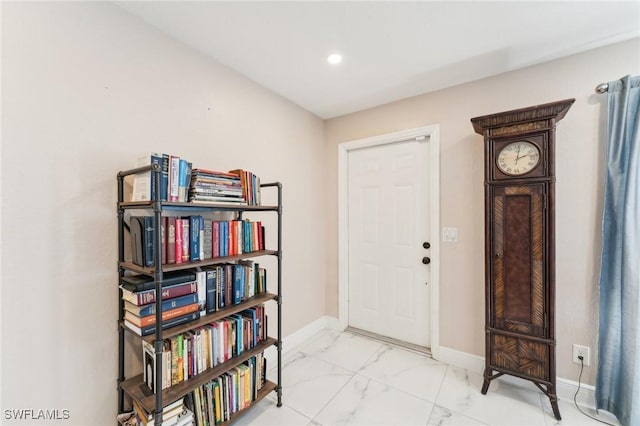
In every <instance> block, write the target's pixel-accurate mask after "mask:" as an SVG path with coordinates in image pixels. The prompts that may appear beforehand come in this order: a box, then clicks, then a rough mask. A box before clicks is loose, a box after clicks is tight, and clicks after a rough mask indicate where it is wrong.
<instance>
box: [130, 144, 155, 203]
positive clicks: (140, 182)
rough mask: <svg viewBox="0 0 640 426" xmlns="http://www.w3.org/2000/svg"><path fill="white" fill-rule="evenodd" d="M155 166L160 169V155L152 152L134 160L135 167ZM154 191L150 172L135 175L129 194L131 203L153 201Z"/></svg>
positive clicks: (153, 181)
mask: <svg viewBox="0 0 640 426" xmlns="http://www.w3.org/2000/svg"><path fill="white" fill-rule="evenodd" d="M150 164H157V165H158V166H159V167H160V169H162V154H158V153H156V152H152V153H150V154H144V155H141V156H139V157H138V158H137V159H136V167H142V166H148V165H150ZM154 191H155V179H153V173H152V172H151V171H148V172H142V173H136V175H135V176H134V177H133V188H132V193H131V201H150V200H153V197H154Z"/></svg>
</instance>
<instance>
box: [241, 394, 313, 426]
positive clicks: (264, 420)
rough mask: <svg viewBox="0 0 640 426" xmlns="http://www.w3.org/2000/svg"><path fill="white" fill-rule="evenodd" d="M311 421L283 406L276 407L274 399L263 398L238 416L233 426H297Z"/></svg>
mask: <svg viewBox="0 0 640 426" xmlns="http://www.w3.org/2000/svg"><path fill="white" fill-rule="evenodd" d="M310 421H311V419H309V418H308V417H305V416H303V415H302V414H300V413H298V412H297V411H295V410H294V409H292V408H289V407H287V406H285V405H282V406H281V407H278V406H277V405H276V401H275V398H274V399H268V398H265V399H263V400H262V401H260V402H258V403H257V404H254V406H253V407H251V409H250V410H249V411H247V412H246V413H245V414H243V415H242V416H240V417H239V418H238V420H237V421H236V422H234V425H238V426H248V425H261V426H281V425H282V426H298V425H306V424H307V423H309V422H310Z"/></svg>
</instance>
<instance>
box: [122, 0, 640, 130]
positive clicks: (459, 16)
mask: <svg viewBox="0 0 640 426" xmlns="http://www.w3.org/2000/svg"><path fill="white" fill-rule="evenodd" d="M116 4H118V5H119V6H121V7H122V8H124V9H126V10H127V11H129V12H130V13H132V14H134V15H136V16H138V17H140V18H141V19H143V20H144V21H146V22H148V23H150V24H152V25H154V26H155V27H157V28H159V29H160V30H161V31H163V32H165V33H166V34H168V35H169V36H171V37H173V38H175V39H177V40H180V41H181V42H183V43H185V44H186V45H189V46H191V47H193V48H195V49H197V50H199V51H200V52H202V53H204V54H205V55H208V56H210V57H212V58H214V59H215V60H216V61H218V62H220V63H222V64H224V65H226V66H228V67H230V68H232V69H234V70H236V71H238V72H239V73H241V74H243V75H245V76H246V77H248V78H250V79H252V80H254V81H255V82H257V83H259V84H260V85H262V86H264V87H266V88H268V89H270V90H272V91H273V92H275V93H277V94H279V95H281V96H283V97H285V98H287V99H289V100H291V101H292V102H294V103H296V104H297V105H300V106H301V107H303V108H305V109H307V110H309V111H311V112H313V113H314V114H316V115H318V116H320V117H322V118H331V117H336V116H340V115H344V114H347V113H350V112H354V111H359V110H362V109H366V108H370V107H374V106H377V105H381V104H385V103H388V102H392V101H396V100H399V99H404V98H408V97H411V96H415V95H419V94H423V93H427V92H432V91H436V90H440V89H443V88H446V87H450V86H454V85H457V84H461V83H465V82H468V81H473V80H477V79H481V78H484V77H488V76H491V75H496V74H500V73H503V72H506V71H511V70H515V69H518V68H522V67H526V66H529V65H533V64H537V63H541V62H545V61H549V60H552V59H556V58H560V57H563V56H567V55H571V54H574V53H578V52H581V51H585V50H588V49H592V48H595V47H600V46H604V45H607V44H611V43H616V42H619V41H623V40H627V39H631V38H633V37H638V36H639V35H640V2H638V1H630V2H617V1H605V2H593V1H589V2H577V1H569V2H549V1H525V2H523V1H512V2H505V1H498V2H485V1H474V2H457V1H440V2H435V1H422V2H398V1H387V2H366V1H360V2H344V1H322V2H290V1H289V2H269V1H260V2H244V1H235V2H217V1H193V2H192V1H176V2H171V1H162V2H148V1H136V2H116ZM334 52H339V53H341V54H342V55H343V57H344V60H343V62H342V64H340V65H338V66H335V65H330V64H328V63H327V61H326V58H327V56H328V55H329V54H330V53H334ZM603 60H606V59H605V58H603ZM613 77H616V76H613Z"/></svg>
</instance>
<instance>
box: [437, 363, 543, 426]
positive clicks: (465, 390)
mask: <svg viewBox="0 0 640 426" xmlns="http://www.w3.org/2000/svg"><path fill="white" fill-rule="evenodd" d="M482 381H483V379H482V375H480V374H476V373H472V372H469V371H467V370H464V369H461V368H456V367H451V366H450V367H449V368H448V369H447V374H446V375H445V378H444V381H443V382H442V387H441V389H440V393H439V394H438V398H437V399H436V404H437V405H440V406H442V407H444V408H447V409H449V410H452V411H455V412H457V413H460V414H462V415H464V416H467V417H470V418H472V419H476V420H479V421H481V422H484V423H488V424H491V425H496V426H497V425H509V426H516V425H544V424H545V418H544V414H543V411H542V404H541V402H540V396H539V393H540V391H539V390H537V389H536V388H533V390H531V391H529V390H527V389H524V388H520V387H517V386H512V385H509V384H506V383H501V382H500V381H499V380H494V381H492V382H491V386H490V388H489V391H488V392H487V394H486V395H482V394H481V393H480V389H481V387H482ZM532 386H533V385H532Z"/></svg>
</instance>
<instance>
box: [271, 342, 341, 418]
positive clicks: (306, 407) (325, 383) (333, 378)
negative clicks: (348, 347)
mask: <svg viewBox="0 0 640 426" xmlns="http://www.w3.org/2000/svg"><path fill="white" fill-rule="evenodd" d="M274 375H275V370H270V371H269V378H270V380H273V379H274V377H273V376H274ZM352 376H353V373H352V372H350V371H348V370H345V369H344V368H341V367H338V366H336V365H334V364H331V363H328V362H326V361H323V360H320V359H317V358H314V357H311V356H309V355H306V354H304V353H301V352H295V353H293V354H287V357H285V359H284V360H283V366H282V403H283V405H285V406H287V407H289V408H293V409H294V410H296V411H297V412H299V413H301V414H303V415H305V416H307V417H308V418H309V419H312V418H313V417H315V415H316V414H318V412H319V411H320V409H321V408H322V407H324V406H325V405H326V404H327V402H329V400H331V398H333V397H334V396H335V395H336V393H337V392H338V391H339V390H340V389H341V388H342V387H343V386H344V385H345V384H346V383H347V382H348V381H349V380H350V379H351V377H352ZM274 395H275V394H274ZM305 424H306V422H305Z"/></svg>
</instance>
